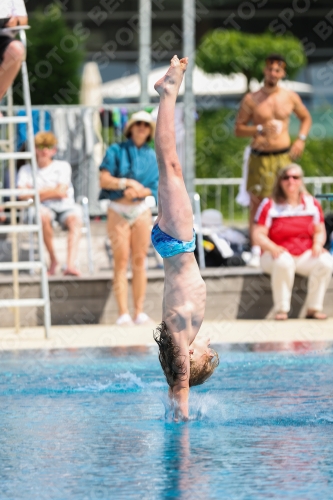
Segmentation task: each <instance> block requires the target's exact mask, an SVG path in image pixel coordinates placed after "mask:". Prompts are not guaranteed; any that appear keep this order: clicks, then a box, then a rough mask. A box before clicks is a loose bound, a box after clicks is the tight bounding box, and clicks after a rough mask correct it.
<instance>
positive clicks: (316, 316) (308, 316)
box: [305, 311, 327, 319]
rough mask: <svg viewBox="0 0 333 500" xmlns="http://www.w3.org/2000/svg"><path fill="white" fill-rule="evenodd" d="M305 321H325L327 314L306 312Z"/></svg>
mask: <svg viewBox="0 0 333 500" xmlns="http://www.w3.org/2000/svg"><path fill="white" fill-rule="evenodd" d="M305 319H327V314H325V313H323V312H321V311H312V312H311V313H309V312H307V314H306V316H305Z"/></svg>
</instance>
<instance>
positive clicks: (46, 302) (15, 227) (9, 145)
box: [0, 30, 51, 338]
mask: <svg viewBox="0 0 333 500" xmlns="http://www.w3.org/2000/svg"><path fill="white" fill-rule="evenodd" d="M19 33H20V39H21V42H22V43H23V45H24V46H25V47H26V46H27V44H26V34H25V31H24V30H19ZM21 75H22V84H23V99H24V106H25V112H26V116H14V113H13V93H12V89H9V91H8V93H7V116H1V117H0V126H6V127H8V130H7V137H8V139H6V140H2V141H1V144H0V146H1V149H2V151H0V160H2V161H4V160H5V161H8V166H9V186H10V187H9V189H0V199H2V198H4V197H7V198H10V201H5V202H2V201H0V205H2V206H4V207H5V208H9V209H10V224H9V225H4V224H0V233H2V234H3V233H6V234H7V233H10V234H11V235H12V262H0V271H12V273H13V292H14V293H13V295H14V298H13V299H6V300H0V307H6V308H13V309H14V321H15V330H16V332H17V333H18V332H19V330H20V313H19V308H20V307H43V308H44V327H45V336H46V337H47V338H48V337H49V333H50V326H51V314H50V299H49V287H48V279H47V269H46V264H45V258H44V244H43V233H42V224H41V218H40V209H39V208H40V201H39V195H38V191H37V163H36V154H35V141H34V131H33V122H32V111H31V98H30V88H29V78H28V71H27V64H26V62H25V61H23V63H22V67H21ZM19 123H25V124H26V125H27V148H28V151H26V152H14V149H15V141H14V125H16V124H19ZM4 149H5V150H6V151H5V152H3V150H4ZM22 159H23V160H28V161H29V162H30V163H31V167H32V177H33V188H32V189H16V187H15V186H16V172H15V160H22ZM26 195H28V196H29V195H31V197H32V198H33V200H27V201H18V200H17V197H18V196H26ZM31 204H34V206H35V218H36V223H35V224H17V210H18V209H22V208H26V207H28V206H30V205H31ZM19 233H31V234H33V233H37V236H38V251H39V261H34V262H19V258H18V257H19V255H18V244H17V236H18V234H19ZM32 269H33V270H35V269H39V270H40V273H41V292H42V293H41V295H42V298H29V299H24V298H20V294H19V271H21V270H32Z"/></svg>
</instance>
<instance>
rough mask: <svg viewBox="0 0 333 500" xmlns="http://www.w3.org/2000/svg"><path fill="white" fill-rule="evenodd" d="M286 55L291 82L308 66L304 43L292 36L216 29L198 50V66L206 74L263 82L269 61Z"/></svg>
mask: <svg viewBox="0 0 333 500" xmlns="http://www.w3.org/2000/svg"><path fill="white" fill-rule="evenodd" d="M271 53H278V54H282V55H283V56H284V57H285V59H286V62H287V74H288V78H293V77H294V76H295V75H296V74H297V73H298V71H299V70H300V69H301V68H302V67H303V66H305V64H306V56H305V52H304V48H303V45H302V43H301V41H300V40H299V39H298V38H296V37H294V36H293V35H292V34H291V33H288V34H285V35H284V36H276V35H273V34H272V33H269V32H266V33H261V34H252V33H243V32H241V31H234V30H223V29H216V30H213V31H209V32H208V33H206V34H205V35H204V36H203V37H202V39H201V41H200V44H199V47H198V49H197V56H196V63H197V65H198V66H199V67H200V68H202V69H203V70H204V71H206V73H222V74H224V75H230V74H232V73H243V74H244V75H245V76H246V79H247V84H248V86H249V83H250V80H251V79H252V78H256V79H257V80H259V81H260V80H261V79H262V76H263V73H262V72H263V68H264V65H265V59H266V57H267V56H268V55H269V54H271Z"/></svg>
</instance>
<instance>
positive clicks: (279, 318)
mask: <svg viewBox="0 0 333 500" xmlns="http://www.w3.org/2000/svg"><path fill="white" fill-rule="evenodd" d="M274 319H275V320H276V321H285V320H286V319H288V313H286V312H283V311H279V312H277V313H276V314H275V318H274Z"/></svg>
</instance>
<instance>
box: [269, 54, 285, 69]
mask: <svg viewBox="0 0 333 500" xmlns="http://www.w3.org/2000/svg"><path fill="white" fill-rule="evenodd" d="M265 61H266V63H268V62H269V63H273V62H279V63H283V67H285V66H286V65H287V63H286V60H285V58H284V57H283V56H282V55H281V54H269V55H268V56H267V57H266V59H265Z"/></svg>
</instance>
